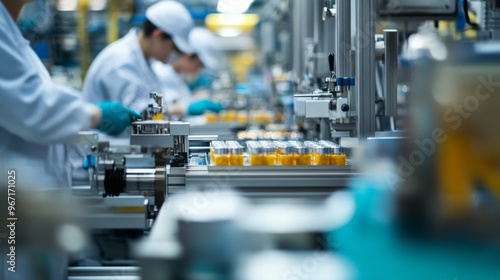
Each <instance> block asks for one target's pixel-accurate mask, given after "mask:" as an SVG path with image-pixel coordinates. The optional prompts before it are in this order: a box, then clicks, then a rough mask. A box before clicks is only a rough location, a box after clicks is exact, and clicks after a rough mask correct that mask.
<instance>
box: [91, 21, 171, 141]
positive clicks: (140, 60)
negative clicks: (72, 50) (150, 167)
mask: <svg viewBox="0 0 500 280" xmlns="http://www.w3.org/2000/svg"><path fill="white" fill-rule="evenodd" d="M137 33H138V29H137V28H132V29H131V30H130V31H129V33H128V34H127V35H125V36H124V37H123V38H121V39H119V40H118V41H116V42H114V43H112V44H110V45H109V46H107V47H106V48H105V49H104V50H103V51H102V52H101V53H99V55H98V56H97V57H96V58H95V59H94V61H93V62H92V64H91V65H90V68H89V71H88V73H87V77H86V78H85V82H84V84H83V96H84V99H86V100H88V101H89V102H102V101H117V102H120V103H122V104H123V105H125V106H126V107H128V108H130V109H132V110H134V111H136V112H138V113H142V112H143V111H144V110H145V109H146V108H147V107H148V104H150V103H152V102H153V100H152V99H151V98H149V93H150V92H158V93H161V89H162V87H161V85H160V81H159V79H158V77H157V76H156V75H155V73H154V72H153V71H152V70H151V66H150V63H149V62H148V61H147V60H146V58H145V57H144V54H143V52H142V50H141V47H140V45H139V40H138V39H137ZM129 138H130V129H127V130H126V131H124V132H123V133H122V134H120V135H119V136H118V137H109V136H106V135H103V134H100V135H99V139H100V140H102V139H105V140H109V141H110V144H111V145H127V144H128V143H129V141H128V140H129Z"/></svg>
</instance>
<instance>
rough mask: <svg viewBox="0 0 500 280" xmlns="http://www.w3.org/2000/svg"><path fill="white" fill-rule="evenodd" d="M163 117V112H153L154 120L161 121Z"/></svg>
mask: <svg viewBox="0 0 500 280" xmlns="http://www.w3.org/2000/svg"><path fill="white" fill-rule="evenodd" d="M162 118H163V114H156V115H154V114H153V120H154V121H161V119H162Z"/></svg>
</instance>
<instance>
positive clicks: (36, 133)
mask: <svg viewBox="0 0 500 280" xmlns="http://www.w3.org/2000/svg"><path fill="white" fill-rule="evenodd" d="M15 37H16V36H15V35H12V34H10V33H9V32H7V31H0V61H1V65H0V126H2V127H3V128H5V129H6V130H8V131H10V132H11V133H13V134H15V135H18V136H20V137H22V138H24V139H26V140H28V141H31V142H36V143H55V142H61V143H64V142H71V141H72V140H73V137H74V136H75V135H76V134H77V132H78V131H81V130H85V129H89V128H91V127H92V126H96V125H97V123H98V122H99V120H100V110H99V109H98V108H97V107H95V106H94V105H90V104H87V103H84V102H83V101H82V99H81V98H80V97H79V96H77V94H76V93H75V92H72V91H71V90H70V89H66V88H62V87H59V86H56V85H54V84H53V83H52V82H51V81H50V79H47V78H45V77H43V76H42V75H48V73H47V72H43V71H41V69H43V67H40V66H42V65H41V61H39V60H38V58H37V57H36V56H35V55H34V53H30V52H31V50H30V49H29V45H28V43H27V42H26V41H21V40H14V38H15ZM27 54H28V55H27Z"/></svg>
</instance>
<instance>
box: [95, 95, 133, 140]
mask: <svg viewBox="0 0 500 280" xmlns="http://www.w3.org/2000/svg"><path fill="white" fill-rule="evenodd" d="M94 105H96V106H97V107H99V108H101V110H102V118H101V121H100V122H99V124H98V125H97V129H99V130H100V131H102V132H105V133H107V134H109V135H113V136H115V135H118V134H120V133H122V132H123V131H124V130H125V129H126V128H127V127H129V126H130V124H131V123H132V118H133V117H135V118H137V119H142V116H141V115H140V114H138V113H137V112H135V111H132V110H130V109H129V108H127V107H125V106H123V105H122V104H121V103H118V102H113V101H104V102H99V103H94Z"/></svg>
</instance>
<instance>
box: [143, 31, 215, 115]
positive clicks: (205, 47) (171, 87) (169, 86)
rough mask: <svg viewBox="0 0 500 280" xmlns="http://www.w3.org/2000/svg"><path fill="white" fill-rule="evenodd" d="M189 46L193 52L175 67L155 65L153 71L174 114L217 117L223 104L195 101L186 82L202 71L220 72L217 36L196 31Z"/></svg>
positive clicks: (176, 63) (165, 100) (177, 61)
mask: <svg viewBox="0 0 500 280" xmlns="http://www.w3.org/2000/svg"><path fill="white" fill-rule="evenodd" d="M189 44H190V45H191V47H192V48H193V52H192V53H186V54H183V55H181V56H180V57H179V58H178V59H177V60H176V61H174V62H173V63H172V64H162V63H159V62H156V63H153V70H154V72H155V73H156V75H157V76H158V77H159V78H160V80H161V83H162V86H163V90H162V93H163V94H164V99H163V100H164V102H165V103H167V104H169V110H168V111H169V113H171V114H176V115H183V114H186V113H187V114H189V115H201V114H203V113H204V112H206V111H212V112H216V113H218V112H219V111H220V110H221V109H222V106H221V105H220V104H218V103H214V102H212V101H209V100H205V99H202V100H196V99H195V98H194V97H193V96H192V93H191V90H190V89H189V87H188V86H187V84H186V81H189V80H195V79H196V78H197V77H198V75H199V73H200V71H201V70H202V69H203V68H207V69H215V68H217V66H218V61H217V53H216V51H215V46H214V44H215V36H214V35H213V34H212V32H210V31H208V30H207V29H205V28H201V27H196V28H193V30H192V31H191V33H190V34H189Z"/></svg>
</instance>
